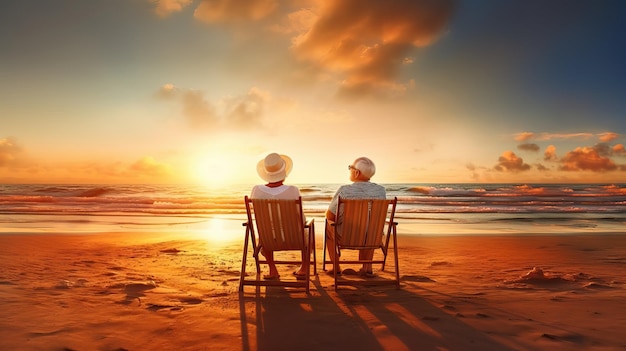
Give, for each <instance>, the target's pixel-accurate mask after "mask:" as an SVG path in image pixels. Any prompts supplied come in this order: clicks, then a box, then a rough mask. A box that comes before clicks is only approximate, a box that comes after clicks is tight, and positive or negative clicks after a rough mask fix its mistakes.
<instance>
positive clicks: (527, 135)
mask: <svg viewBox="0 0 626 351" xmlns="http://www.w3.org/2000/svg"><path fill="white" fill-rule="evenodd" d="M534 137H535V133H533V132H521V133H517V134H516V135H515V140H516V141H526V140H530V139H532V138H534Z"/></svg>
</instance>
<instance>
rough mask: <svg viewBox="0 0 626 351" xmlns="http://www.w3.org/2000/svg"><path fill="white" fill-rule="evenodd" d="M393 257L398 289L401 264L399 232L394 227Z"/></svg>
mask: <svg viewBox="0 0 626 351" xmlns="http://www.w3.org/2000/svg"><path fill="white" fill-rule="evenodd" d="M393 257H394V261H395V264H396V289H400V264H399V263H398V234H397V232H396V227H395V226H394V227H393Z"/></svg>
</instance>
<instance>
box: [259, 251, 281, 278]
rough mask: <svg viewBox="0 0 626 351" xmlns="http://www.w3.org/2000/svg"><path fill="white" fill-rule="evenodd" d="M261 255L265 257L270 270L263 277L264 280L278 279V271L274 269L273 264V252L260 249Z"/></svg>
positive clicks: (274, 264) (274, 265)
mask: <svg viewBox="0 0 626 351" xmlns="http://www.w3.org/2000/svg"><path fill="white" fill-rule="evenodd" d="M261 253H262V254H263V256H265V259H266V260H267V265H268V267H269V268H270V273H269V274H266V275H264V276H263V278H265V279H275V278H278V277H279V274H278V269H277V268H276V263H274V251H267V250H265V249H261Z"/></svg>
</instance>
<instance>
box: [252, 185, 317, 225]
mask: <svg viewBox="0 0 626 351" xmlns="http://www.w3.org/2000/svg"><path fill="white" fill-rule="evenodd" d="M299 197H300V189H298V187H297V186H293V185H285V184H283V185H280V186H277V187H274V188H272V187H269V186H267V185H255V186H254V187H252V192H251V193H250V198H251V199H283V200H295V199H297V198H299ZM302 222H306V216H305V215H304V212H303V213H302Z"/></svg>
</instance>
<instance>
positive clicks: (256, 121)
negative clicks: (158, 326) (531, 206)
mask: <svg viewBox="0 0 626 351" xmlns="http://www.w3.org/2000/svg"><path fill="white" fill-rule="evenodd" d="M625 37H626V1H621V0H613V1H611V0H603V1H592V0H586V1H582V0H580V1H579V0H551V1H545V0H513V1H500V0H485V1H483V0H481V1H471V0H465V1H459V2H453V1H445V0H439V1H435V0H430V1H419V0H384V1H383V0H326V1H316V0H246V1H241V0H88V1H76V0H74V1H70V0H53V1H44V0H38V1H35V0H19V1H5V2H3V3H2V5H0V81H1V83H2V84H0V183H200V184H205V185H210V186H219V185H226V184H229V183H259V182H261V180H260V179H259V178H258V176H257V174H256V163H257V161H258V160H260V159H261V158H262V157H264V156H265V155H266V154H267V153H269V152H279V153H284V154H287V155H289V156H290V157H291V158H292V159H293V161H294V169H293V172H292V173H291V175H290V177H289V179H288V182H290V183H344V182H347V181H348V170H347V165H348V164H350V163H351V162H352V160H354V159H355V158H356V157H359V156H369V157H370V158H372V159H373V160H374V162H375V163H376V165H377V169H378V170H377V174H376V175H375V177H374V179H373V180H374V181H377V182H381V183H393V182H412V183H451V182H513V183H519V182H522V183H541V182H626V150H625V148H624V145H625V144H626V64H625V63H624V62H626V45H625V41H624V40H625V39H624V38H625Z"/></svg>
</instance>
